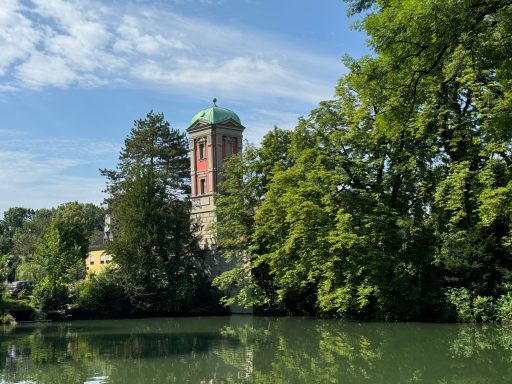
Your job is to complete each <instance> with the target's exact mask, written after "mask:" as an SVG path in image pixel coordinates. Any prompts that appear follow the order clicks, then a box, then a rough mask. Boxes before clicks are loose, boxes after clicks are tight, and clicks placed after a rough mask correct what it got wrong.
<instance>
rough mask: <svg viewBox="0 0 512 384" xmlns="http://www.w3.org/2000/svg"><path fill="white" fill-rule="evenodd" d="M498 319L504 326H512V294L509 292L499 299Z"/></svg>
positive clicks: (497, 305)
mask: <svg viewBox="0 0 512 384" xmlns="http://www.w3.org/2000/svg"><path fill="white" fill-rule="evenodd" d="M496 318H497V319H498V321H500V322H501V323H503V324H512V292H508V293H506V294H504V295H502V296H501V297H500V298H499V299H498V301H497V303H496Z"/></svg>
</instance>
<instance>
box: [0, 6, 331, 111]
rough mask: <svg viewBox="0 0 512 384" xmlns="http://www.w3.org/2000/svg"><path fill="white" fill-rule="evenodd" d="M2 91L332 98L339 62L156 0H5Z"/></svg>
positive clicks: (0, 31)
mask: <svg viewBox="0 0 512 384" xmlns="http://www.w3.org/2000/svg"><path fill="white" fill-rule="evenodd" d="M3 2H4V3H5V4H3V6H2V9H1V10H0V46H1V47H2V49H1V50H0V92H6V91H9V90H14V89H16V88H20V87H21V88H35V89H39V88H43V87H48V86H52V87H60V88H66V87H69V86H72V85H75V86H83V87H97V86H102V85H106V84H112V83H116V84H118V83H124V84H132V85H136V86H143V87H172V88H173V89H175V90H178V91H179V90H180V89H181V90H183V89H190V88H193V87H195V88H196V89H197V90H198V91H199V92H203V93H204V94H208V95H211V93H212V92H215V91H217V90H220V91H222V92H224V93H225V94H226V95H227V96H228V97H231V96H233V97H237V98H240V97H241V98H244V97H245V98H246V99H248V98H251V97H252V98H254V97H263V96H265V97H267V98H269V97H275V98H290V99H294V100H298V101H303V102H308V103H310V102H317V101H318V100H320V99H322V98H326V97H330V95H331V93H332V83H331V79H326V78H325V76H324V75H325V73H326V72H331V73H332V72H335V71H339V68H338V67H339V63H337V62H336V61H335V60H332V59H330V58H323V57H321V56H320V55H318V54H317V53H311V54H307V53H304V52H302V51H301V50H300V49H297V48H294V47H291V46H289V45H288V44H286V43H285V42H283V41H278V40H277V39H276V38H275V37H273V36H262V35H261V34H258V36H255V35H254V34H251V33H250V32H247V31H246V32H242V31H240V30H237V29H235V28H232V27H226V26H222V25H218V24H213V23H210V22H208V21H205V20H199V19H194V18H191V17H185V16H183V15H180V14H178V13H176V12H174V11H172V8H170V7H166V8H165V9H166V10H164V11H163V10H162V9H156V8H153V6H152V5H151V4H149V3H147V2H141V3H140V2H125V3H121V4H119V3H115V4H116V5H115V7H114V5H112V4H111V5H110V6H108V5H105V4H104V3H101V2H98V1H94V0H68V1H64V0H27V1H23V2H21V1H20V0H3Z"/></svg>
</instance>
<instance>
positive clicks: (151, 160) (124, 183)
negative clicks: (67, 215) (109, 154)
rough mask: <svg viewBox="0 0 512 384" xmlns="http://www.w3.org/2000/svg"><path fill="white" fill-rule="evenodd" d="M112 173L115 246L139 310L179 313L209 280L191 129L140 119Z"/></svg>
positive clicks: (111, 245)
mask: <svg viewBox="0 0 512 384" xmlns="http://www.w3.org/2000/svg"><path fill="white" fill-rule="evenodd" d="M119 160H120V162H119V165H118V168H117V170H103V171H102V174H103V175H105V176H107V177H108V179H109V183H108V187H107V190H108V192H109V197H108V198H107V202H108V210H109V213H110V214H111V216H112V226H113V230H114V239H113V241H111V242H110V243H109V244H108V245H107V251H108V252H109V253H110V254H112V255H113V259H114V261H115V263H116V264H117V265H118V266H119V269H118V271H117V273H118V274H119V278H120V282H121V285H122V287H123V290H124V292H125V293H126V294H127V295H128V296H129V298H130V301H131V305H132V309H133V311H135V312H178V311H183V310H184V309H187V308H188V307H189V306H190V305H191V303H192V302H193V301H194V300H195V295H196V292H197V289H198V287H199V286H200V285H201V284H202V283H203V281H204V279H205V274H204V269H203V265H202V254H201V252H200V251H199V247H198V243H197V239H196V238H195V236H194V235H193V233H192V225H191V222H190V208H191V205H190V201H189V200H188V193H189V179H190V162H189V158H188V142H187V141H186V138H185V135H184V134H182V133H180V132H179V131H177V130H175V129H171V128H170V127H169V123H167V122H166V121H165V119H164V117H163V115H162V114H154V113H153V112H150V113H148V115H147V117H146V119H143V120H137V121H136V122H135V127H134V128H133V129H132V131H131V133H130V135H129V136H128V138H127V139H126V140H125V147H124V148H123V150H122V151H121V154H120V157H119Z"/></svg>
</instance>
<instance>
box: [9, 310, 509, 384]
mask: <svg viewBox="0 0 512 384" xmlns="http://www.w3.org/2000/svg"><path fill="white" fill-rule="evenodd" d="M0 383H2V384H5V383H51V384H57V383H88V384H93V383H123V384H132V383H137V384H139V383H381V384H386V383H393V384H395V383H440V384H447V383H465V384H466V383H475V384H476V383H478V384H480V383H512V330H511V329H508V328H503V327H494V326H471V325H453V324H407V323H406V324H404V323H392V324H388V323H357V322H344V321H339V320H318V319H305V318H263V317H251V316H231V317H204V318H158V319H142V320H117V321H77V322H70V323H61V324H39V325H30V326H29V325H22V326H18V327H16V328H5V327H4V328H0Z"/></svg>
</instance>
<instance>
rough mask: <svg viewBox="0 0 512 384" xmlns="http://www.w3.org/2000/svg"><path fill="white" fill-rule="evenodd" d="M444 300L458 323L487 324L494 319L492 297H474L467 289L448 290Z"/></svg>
mask: <svg viewBox="0 0 512 384" xmlns="http://www.w3.org/2000/svg"><path fill="white" fill-rule="evenodd" d="M446 300H447V302H448V304H449V305H450V306H451V307H452V310H453V311H454V312H455V318H456V319H457V321H459V322H462V323H473V322H484V323H488V322H491V321H493V320H494V318H495V306H494V303H493V299H492V297H489V296H479V295H476V296H475V295H474V294H472V293H471V292H469V291H468V289H467V288H449V289H448V290H447V291H446ZM511 304H512V303H511ZM511 314H512V312H511ZM511 319H512V317H511Z"/></svg>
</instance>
